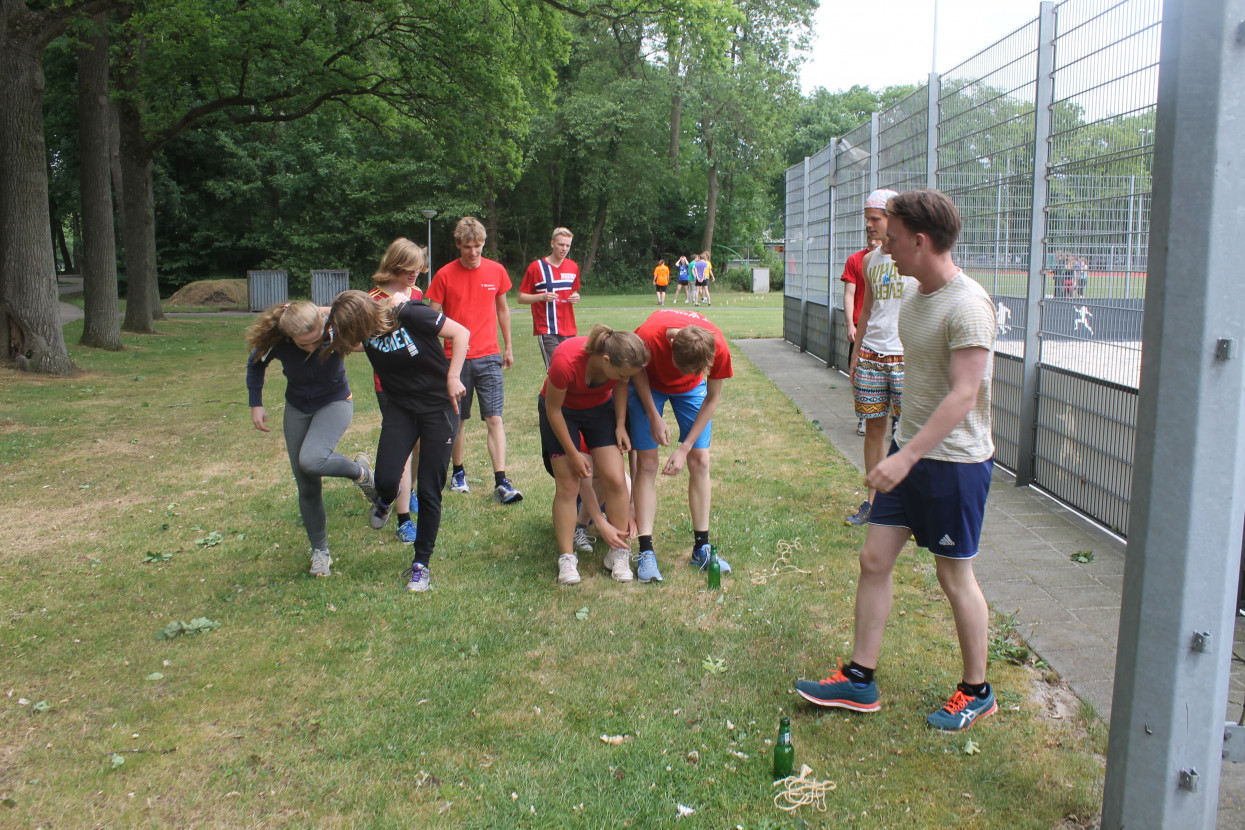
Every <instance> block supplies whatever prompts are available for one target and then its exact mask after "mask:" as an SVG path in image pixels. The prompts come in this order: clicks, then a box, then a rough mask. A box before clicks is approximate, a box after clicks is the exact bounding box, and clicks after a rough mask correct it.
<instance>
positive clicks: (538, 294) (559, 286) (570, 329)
mask: <svg viewBox="0 0 1245 830" xmlns="http://www.w3.org/2000/svg"><path fill="white" fill-rule="evenodd" d="M571 239H572V237H571V232H570V231H568V230H567V229H566V228H554V229H553V239H552V240H551V241H550V243H549V246H550V253H549V256H547V257H542V258H541V259H538V260H536V261H535V262H533V263H532V264H531V265H529V266H527V271H526V272H525V273H524V274H523V282H522V283H520V284H519V302H520V303H522V304H523V305H530V306H531V307H532V333H533V334H535V335H536V340H537V342H539V343H540V356H541V357H543V358H544V359H545V368H546V369H548V368H549V360H550V358H551V357H552V356H553V350H554V349H556V348H557V347H558V344H559V343H561V342H562V341H563V340H569V339H570V338H572V337H574V336H575V335H576V334H578V329H576V328H575V303H577V302H579V266H578V265H576V264H575V260H573V259H567V254H569V253H570V252H571Z"/></svg>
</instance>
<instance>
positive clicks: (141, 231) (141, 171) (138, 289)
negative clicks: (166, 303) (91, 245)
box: [121, 101, 158, 334]
mask: <svg viewBox="0 0 1245 830" xmlns="http://www.w3.org/2000/svg"><path fill="white" fill-rule="evenodd" d="M151 170H152V154H151V149H150V147H149V145H148V144H147V141H146V139H144V138H143V125H142V119H141V117H140V115H139V113H138V110H137V109H136V108H135V106H134V104H133V103H131V102H129V101H126V102H123V103H122V104H121V180H122V183H123V188H122V190H121V206H122V209H121V217H122V218H121V226H122V236H123V238H124V240H125V277H126V292H125V299H126V305H125V322H124V323H123V324H122V326H121V328H122V329H123V330H125V331H132V332H136V333H138V334H154V333H155V326H154V322H155V318H156V314H157V311H158V310H157V308H156V306H155V304H154V303H153V302H152V297H153V295H154V288H153V283H154V282H155V281H156V252H155V232H156V227H155V216H154V214H155V207H154V206H153V205H152V204H151V202H150V201H149V195H150V193H151Z"/></svg>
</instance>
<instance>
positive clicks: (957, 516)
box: [869, 442, 994, 559]
mask: <svg viewBox="0 0 1245 830" xmlns="http://www.w3.org/2000/svg"><path fill="white" fill-rule="evenodd" d="M898 450H899V446H898V445H897V444H895V443H893V442H892V443H891V449H890V454H894V453H895V452H897V451H898ZM993 472H994V459H993V458H992V459H990V460H988V461H982V462H979V463H976V464H971V463H968V464H966V463H962V462H958V461H937V460H934V459H931V458H922V459H921V460H920V461H918V462H917V463H916V464H915V465H913V467H912V470H911V472H909V473H908V477H907V478H905V479H904V480H903V481H901V482H899V486H898V487H896V488H895V489H894V490H891V491H890V492H889V493H878V494H877V496H875V497H874V499H873V510H872V511H871V513H870V515H869V524H874V525H883V526H885V527H906V528H908V529H909V530H911V531H912V535H913V536H915V537H916V543H917V546H918V547H922V548H927V549H929V551H930V553H932V554H934V555H935V556H945V557H947V558H949V559H971V558H973V557H974V556H976V555H977V548H978V546H979V545H980V543H981V521H982V518H983V517H984V516H985V512H986V497H987V496H988V495H989V494H990V476H991V474H992V473H993Z"/></svg>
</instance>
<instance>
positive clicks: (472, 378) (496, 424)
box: [426, 216, 523, 504]
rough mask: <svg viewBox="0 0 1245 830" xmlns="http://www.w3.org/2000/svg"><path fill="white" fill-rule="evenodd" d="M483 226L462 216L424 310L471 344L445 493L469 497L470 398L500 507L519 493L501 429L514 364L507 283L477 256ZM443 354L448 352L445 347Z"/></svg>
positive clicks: (497, 269) (497, 268)
mask: <svg viewBox="0 0 1245 830" xmlns="http://www.w3.org/2000/svg"><path fill="white" fill-rule="evenodd" d="M484 239H485V231H484V225H482V224H480V220H478V219H476V218H475V217H474V216H464V217H463V218H462V219H459V220H458V224H457V225H456V226H455V227H454V244H455V245H456V246H457V247H458V254H459V256H458V259H456V260H454V261H453V262H450V263H449V264H447V265H444V266H442V267H441V269H440V270H438V271H437V273H436V276H434V277H433V278H432V283H431V284H430V285H429V286H428V293H427V295H426V296H427V298H428V305H430V306H431V307H432V308H433V309H435V310H436V311H443V312H444V313H445V316H447V317H449V318H450V319H451V320H454V321H455V322H457V323H460V324H462V325H464V326H466V327H467V329H468V330H469V331H470V332H471V343H470V347H469V348H468V350H467V360H466V361H465V363H464V364H463V370H462V376H461V379H462V382H463V386H465V387H467V393H466V395H464V396H463V398H462V400H461V401H460V402H459V405H458V406H459V414H460V416H461V420H459V422H458V434H457V435H455V437H454V449H453V452H452V453H451V454H450V458H451V460H452V461H453V464H454V473H453V475H452V476H451V478H450V490H452V491H453V492H455V493H470V492H471V488H470V487H469V486H468V485H467V472H466V470H465V469H464V468H463V457H464V455H465V454H466V450H465V447H464V446H463V426H462V425H463V424H464V423H466V422H467V419H468V418H470V417H471V399H472V397H473V396H475V397H478V398H479V400H480V417H481V418H482V419H483V420H484V425H485V427H486V428H487V430H488V454H489V456H490V458H491V459H492V461H493V499H494V500H495V501H497V502H498V503H500V504H515V503H517V502H520V501H522V500H523V494H522V493H520V492H519V491H518V490H516V489H514V487H513V486H511V484H510V479H508V478H506V430H505V426H504V425H503V424H502V409H503V408H504V406H505V402H506V393H505V386H504V381H503V379H502V370H503V369H509V368H510V367H511V366H513V365H514V351H513V350H512V348H511V345H510V306H508V305H506V292H507V291H509V290H510V288H511V285H512V283H511V282H510V276H509V275H508V274H507V273H506V269H505V268H504V267H502V265H501V263H499V262H494V261H493V260H491V259H486V258H484V257H483V256H481V255H480V252H481V251H482V250H483V248H484ZM499 324H500V326H501V336H502V340H503V341H504V342H505V349H504V351H503V350H502V349H501V348H500V347H499V346H498V343H497V327H498V325H499ZM446 353H447V354H448V353H449V352H448V348H447V352H446Z"/></svg>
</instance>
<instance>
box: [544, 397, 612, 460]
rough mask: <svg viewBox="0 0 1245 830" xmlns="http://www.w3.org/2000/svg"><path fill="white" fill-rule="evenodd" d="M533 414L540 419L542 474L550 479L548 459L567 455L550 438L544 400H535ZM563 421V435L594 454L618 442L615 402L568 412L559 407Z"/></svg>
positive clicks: (556, 442) (559, 444) (550, 429)
mask: <svg viewBox="0 0 1245 830" xmlns="http://www.w3.org/2000/svg"><path fill="white" fill-rule="evenodd" d="M536 412H537V415H538V417H539V418H540V455H541V459H542V460H543V461H544V463H545V470H547V471H548V473H549V475H553V466H552V465H551V463H550V461H551V459H554V458H557V457H558V456H563V455H566V448H565V447H563V446H562V442H561V441H559V440H558V437H557V436H556V435H554V434H553V427H552V426H551V425H550V424H549V416H548V415H546V414H545V398H544V396H543V395H538V396H537V398H536ZM562 418H563V420H565V421H566V431H567V432H569V433H570V434H571V440H572V441H576V442H578V443H579V446H580V447H581V448H583V447H587V448H588V449H590V450H595V449H598V448H600V447H612V446H614V445H615V444H616V443H617V442H618V439H617V438H616V437H615V435H614V427H615V426H616V425H617V423H618V422H617V420H615V418H614V401H613V400H612V399H611V400H608V401H606V402H605V403H603V404H601V405H600V406H594V407H592V408H590V409H567V408H566V407H565V406H564V407H562Z"/></svg>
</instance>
